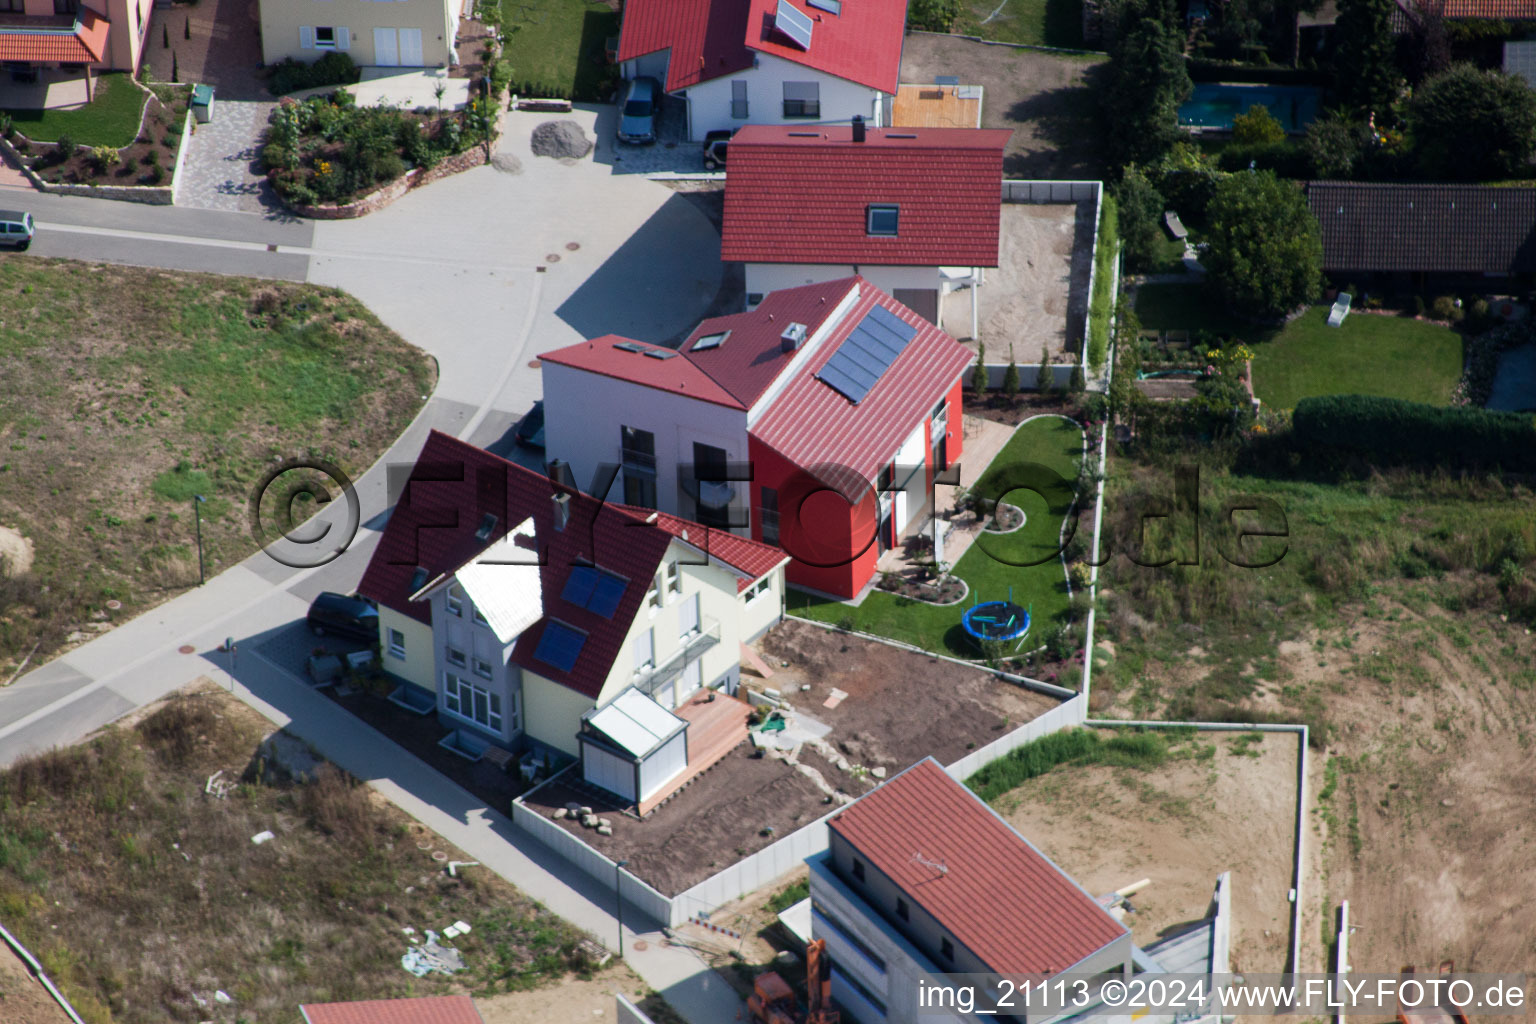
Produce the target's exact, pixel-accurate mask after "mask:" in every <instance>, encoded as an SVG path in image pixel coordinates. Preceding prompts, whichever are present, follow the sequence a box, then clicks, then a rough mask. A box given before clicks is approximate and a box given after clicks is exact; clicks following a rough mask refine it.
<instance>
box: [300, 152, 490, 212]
mask: <svg viewBox="0 0 1536 1024" xmlns="http://www.w3.org/2000/svg"><path fill="white" fill-rule="evenodd" d="M488 162H489V161H488V160H487V159H486V156H485V146H483V145H480V144H478V143H477V144H476V145H475V146H474V147H472V148H470V149H466V150H465V151H464V152H462V153H456V154H454V155H453V156H450V157H448V158H447V159H446V160H442V161H440V162H439V163H438V164H437V165H436V166H434V167H432V168H430V169H429V170H426V171H423V170H422V169H421V168H420V167H413V168H412V169H411V170H409V171H406V172H405V176H404V177H401V178H397V179H395V180H394V181H392V182H390V183H389V184H388V185H385V186H384V187H383V188H381V189H379V190H377V191H375V192H370V193H369V194H368V195H366V196H364V197H363V198H361V199H359V200H357V201H356V202H351V203H343V204H342V205H340V206H331V205H321V206H305V205H303V204H302V203H290V202H288V200H286V199H284V200H283V205H284V206H286V207H288V209H290V210H292V211H293V212H294V213H296V214H298V215H299V216H300V217H309V218H312V219H314V220H353V219H355V218H357V217H363V216H366V215H368V214H370V213H372V212H374V211H375V210H382V209H383V208H384V207H386V206H388V205H389V204H390V203H392V202H394V201H395V200H396V199H399V198H400V197H401V196H403V195H405V194H406V193H407V192H409V191H411V189H414V188H420V187H421V186H423V185H430V184H431V183H432V182H434V181H437V180H438V179H439V178H446V177H447V176H448V175H450V174H458V173H459V172H460V171H467V170H469V169H470V168H471V167H479V166H480V165H481V164H484V163H488Z"/></svg>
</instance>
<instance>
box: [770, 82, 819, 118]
mask: <svg viewBox="0 0 1536 1024" xmlns="http://www.w3.org/2000/svg"><path fill="white" fill-rule="evenodd" d="M791 93H794V95H793V96H791V95H790V94H791ZM791 103H794V104H798V106H797V107H796V110H797V111H798V112H797V113H794V114H791V113H790V112H789V109H790V108H789V105H790V104H791ZM780 112H781V113H782V114H783V116H784V119H785V120H790V119H794V118H811V119H815V118H818V117H820V116H821V83H820V82H785V83H784V106H783V108H782V109H781V111H780Z"/></svg>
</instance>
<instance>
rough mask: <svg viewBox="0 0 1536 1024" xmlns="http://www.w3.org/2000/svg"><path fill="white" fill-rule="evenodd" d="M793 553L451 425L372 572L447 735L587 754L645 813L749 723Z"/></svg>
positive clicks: (465, 746)
mask: <svg viewBox="0 0 1536 1024" xmlns="http://www.w3.org/2000/svg"><path fill="white" fill-rule="evenodd" d="M787 561H788V556H787V555H786V554H785V553H784V552H783V551H781V550H780V549H778V548H777V547H773V546H771V545H767V544H763V543H760V542H758V541H753V540H750V539H747V538H743V537H737V536H734V535H732V534H730V533H729V532H728V531H725V530H713V529H709V528H707V527H704V526H701V525H699V524H698V523H693V522H689V521H688V520H684V519H680V518H678V517H676V516H671V515H665V514H662V513H658V512H654V511H651V510H648V509H642V508H634V507H631V506H622V505H612V504H608V503H605V502H602V501H599V500H598V499H596V498H593V497H590V496H588V495H585V494H582V493H581V492H579V491H576V490H575V489H573V488H570V487H567V486H566V485H564V484H561V483H557V482H555V481H553V480H551V479H549V478H548V477H545V476H543V475H541V474H538V473H534V472H532V471H530V470H526V469H523V468H522V467H520V466H517V465H515V464H513V463H510V462H507V461H506V460H504V459H501V458H499V457H498V456H495V455H492V454H490V453H489V452H486V451H484V450H482V449H479V448H475V447H473V446H472V445H468V444H465V443H463V442H461V441H458V440H456V439H454V438H452V437H449V436H448V435H446V434H440V433H437V432H435V431H434V432H433V433H432V434H431V435H430V436H429V438H428V439H427V443H426V446H425V447H424V448H423V450H422V453H421V455H420V456H419V458H418V460H417V464H416V469H415V470H414V471H413V473H412V476H411V478H410V480H409V482H408V483H407V485H406V487H405V490H404V492H403V493H402V495H401V498H400V501H399V503H398V504H397V505H396V508H395V510H394V512H393V513H392V514H391V517H390V521H389V523H388V525H387V526H386V527H385V530H384V535H383V537H382V538H381V540H380V543H379V546H378V548H377V550H376V551H375V553H374V556H373V559H372V561H371V562H370V563H369V566H368V570H367V572H366V573H365V574H364V576H363V581H362V584H361V585H360V587H359V590H360V592H361V593H362V594H363V595H365V596H367V597H370V598H372V599H373V600H375V601H376V602H377V603H378V605H379V632H380V636H379V642H380V648H381V650H382V652H383V658H384V665H385V667H386V668H387V669H388V670H389V671H390V672H392V673H393V674H394V675H396V676H398V677H399V678H400V680H401V686H400V688H399V689H398V690H397V692H396V699H397V702H398V703H401V704H403V705H405V706H409V707H412V708H413V709H415V710H418V711H420V712H422V713H435V714H436V715H437V717H438V719H439V721H440V722H441V723H442V724H443V726H444V727H445V728H446V729H448V730H449V733H448V736H447V737H446V738H445V745H448V746H450V747H451V748H452V749H454V750H455V751H456V752H458V753H461V754H464V755H465V756H470V757H479V756H481V755H483V754H485V753H486V752H487V750H488V749H489V748H490V747H499V748H502V749H503V750H506V751H509V752H511V753H513V754H517V753H523V754H531V755H533V756H534V758H535V759H537V760H540V761H545V762H567V761H570V760H573V759H575V760H579V761H580V762H581V765H582V772H583V775H584V777H585V778H586V780H587V781H588V782H592V783H594V784H597V785H601V786H603V787H604V788H607V789H609V790H611V791H613V792H615V793H617V794H619V795H620V796H622V797H625V798H627V799H629V800H631V801H633V802H634V803H635V804H636V805H638V806H639V808H640V810H641V813H644V811H645V810H646V809H647V808H648V806H652V805H654V804H655V803H656V802H658V801H659V800H661V799H664V798H665V797H666V795H668V794H669V793H670V792H672V791H674V790H675V789H676V788H677V787H679V786H681V785H682V784H683V783H684V782H686V781H687V779H688V778H690V777H692V775H694V774H697V773H698V772H699V771H702V770H703V769H704V768H707V767H708V766H709V765H710V764H713V763H714V761H716V760H718V759H719V758H720V757H723V756H724V755H725V754H726V753H727V752H729V750H730V749H732V748H733V747H734V746H735V745H736V743H739V742H741V741H742V740H744V739H745V738H746V727H745V721H746V716H747V713H748V708H747V705H746V704H745V703H743V702H742V701H740V700H736V699H734V698H735V695H736V692H737V689H738V685H739V682H740V671H741V664H740V658H741V645H742V644H743V643H744V642H745V641H748V640H751V639H753V638H755V637H756V636H758V635H760V634H761V633H763V632H764V631H765V630H767V629H769V628H770V627H771V626H773V625H774V624H775V623H777V622H779V621H780V619H781V618H782V617H783V608H784V564H785V562H787Z"/></svg>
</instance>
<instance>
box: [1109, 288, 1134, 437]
mask: <svg viewBox="0 0 1536 1024" xmlns="http://www.w3.org/2000/svg"><path fill="white" fill-rule="evenodd" d="M1140 339H1141V321H1140V320H1138V319H1137V318H1136V312H1135V310H1133V309H1131V304H1130V303H1129V302H1122V303H1120V305H1119V307H1118V309H1117V310H1116V312H1115V372H1114V374H1113V375H1112V376H1111V377H1110V379H1109V414H1110V416H1111V417H1113V418H1114V419H1117V420H1120V421H1122V422H1127V423H1129V422H1130V421H1131V420H1133V419H1134V418H1135V413H1136V406H1137V404H1138V403H1139V401H1140V399H1141V391H1140V389H1139V388H1137V387H1136V375H1137V374H1138V373H1140V372H1141V347H1140Z"/></svg>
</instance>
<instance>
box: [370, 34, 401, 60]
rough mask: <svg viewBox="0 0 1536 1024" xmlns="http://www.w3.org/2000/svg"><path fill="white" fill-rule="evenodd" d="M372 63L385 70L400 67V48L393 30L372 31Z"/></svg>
mask: <svg viewBox="0 0 1536 1024" xmlns="http://www.w3.org/2000/svg"><path fill="white" fill-rule="evenodd" d="M373 62H374V63H375V64H377V65H379V66H380V67H386V68H394V67H399V66H400V46H399V42H398V37H397V36H396V34H395V30H394V29H392V28H376V29H374V30H373Z"/></svg>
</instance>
